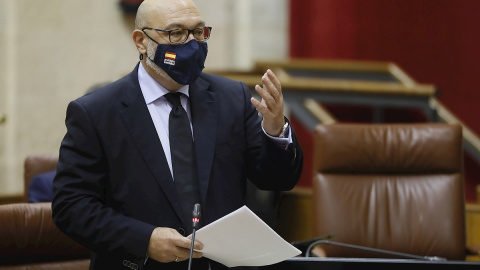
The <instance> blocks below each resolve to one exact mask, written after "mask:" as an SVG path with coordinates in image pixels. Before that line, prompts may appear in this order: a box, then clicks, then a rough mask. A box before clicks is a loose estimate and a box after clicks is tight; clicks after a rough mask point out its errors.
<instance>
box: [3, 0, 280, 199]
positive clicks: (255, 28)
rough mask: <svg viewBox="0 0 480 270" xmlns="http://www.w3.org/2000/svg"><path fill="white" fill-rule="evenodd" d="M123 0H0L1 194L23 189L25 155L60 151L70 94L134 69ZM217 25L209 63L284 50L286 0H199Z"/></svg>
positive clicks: (234, 63) (217, 65) (230, 63)
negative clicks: (121, 1) (2, 121)
mask: <svg viewBox="0 0 480 270" xmlns="http://www.w3.org/2000/svg"><path fill="white" fill-rule="evenodd" d="M118 2H119V1H118V0H102V1H98V0H42V1H40V0H0V25H1V27H0V114H2V113H4V114H5V115H6V121H5V122H4V123H0V196H1V195H12V194H19V193H22V192H23V182H22V181H23V178H22V177H23V176H22V173H23V171H22V166H23V160H24V159H25V157H26V156H27V155H28V154H31V153H57V152H58V147H59V145H60V142H61V139H62V137H63V135H64V134H65V131H66V130H65V126H64V118H65V109H66V106H67V104H68V102H69V101H71V100H72V99H75V98H76V97H78V96H80V95H82V94H84V93H85V91H87V89H88V88H90V87H91V86H92V85H94V84H97V83H103V82H107V81H113V80H116V79H118V78H119V77H121V76H123V75H125V74H127V73H128V72H130V71H131V70H132V69H133V67H134V66H135V64H136V63H137V60H138V54H137V52H136V49H135V46H134V45H133V43H132V41H131V32H132V29H133V16H126V15H125V14H123V12H122V11H121V9H120V7H119V5H118ZM196 3H197V5H198V7H199V9H200V12H201V13H202V15H203V18H204V20H205V21H206V22H207V23H208V24H209V25H211V26H212V27H213V29H214V30H213V33H212V38H211V40H210V41H209V55H208V58H207V63H206V67H207V69H211V70H215V69H249V68H250V67H251V66H252V65H253V63H254V62H255V60H256V59H283V58H285V57H286V55H287V39H286V33H287V31H286V27H287V19H288V18H287V15H286V3H287V1H286V0H282V1H279V0H264V1H254V0H242V1H232V0H197V1H196Z"/></svg>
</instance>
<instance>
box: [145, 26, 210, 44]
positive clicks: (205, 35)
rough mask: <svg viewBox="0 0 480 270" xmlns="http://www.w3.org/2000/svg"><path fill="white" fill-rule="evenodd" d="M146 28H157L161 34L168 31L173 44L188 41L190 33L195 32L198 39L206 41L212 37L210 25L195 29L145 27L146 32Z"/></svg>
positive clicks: (194, 34)
mask: <svg viewBox="0 0 480 270" xmlns="http://www.w3.org/2000/svg"><path fill="white" fill-rule="evenodd" d="M145 29H147V30H155V31H157V32H160V34H162V33H168V40H169V41H170V42H171V43H173V44H182V43H185V41H187V39H188V37H189V36H190V33H192V34H193V37H194V38H195V39H196V40H197V41H200V42H205V41H207V40H208V39H209V38H210V34H211V33H212V27H209V26H204V27H197V28H194V29H172V30H162V29H157V28H151V27H145V28H143V29H142V31H143V32H144V33H145V31H144V30H145ZM145 34H147V33H145ZM147 36H148V35H147Z"/></svg>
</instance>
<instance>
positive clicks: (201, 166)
mask: <svg viewBox="0 0 480 270" xmlns="http://www.w3.org/2000/svg"><path fill="white" fill-rule="evenodd" d="M209 87H210V84H209V83H208V82H207V81H205V80H203V79H202V78H201V77H200V78H198V79H197V80H196V81H195V82H194V83H193V84H191V85H190V90H189V91H190V108H191V112H192V125H193V137H194V140H195V157H196V160H197V174H198V182H199V188H200V196H201V199H202V202H205V201H206V196H207V190H208V182H209V179H210V172H211V168H212V162H213V156H214V153H215V140H216V130H217V109H216V105H215V93H214V92H212V91H209Z"/></svg>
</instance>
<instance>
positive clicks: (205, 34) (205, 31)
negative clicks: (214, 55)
mask: <svg viewBox="0 0 480 270" xmlns="http://www.w3.org/2000/svg"><path fill="white" fill-rule="evenodd" d="M211 32H212V28H210V27H204V28H203V40H207V39H209V38H210V34H211Z"/></svg>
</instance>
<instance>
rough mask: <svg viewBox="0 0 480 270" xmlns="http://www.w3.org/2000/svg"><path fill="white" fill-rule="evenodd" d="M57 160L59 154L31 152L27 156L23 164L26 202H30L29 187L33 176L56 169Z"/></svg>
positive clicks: (24, 199)
mask: <svg viewBox="0 0 480 270" xmlns="http://www.w3.org/2000/svg"><path fill="white" fill-rule="evenodd" d="M57 162H58V155H54V154H31V155H29V156H27V158H25V161H24V164H23V166H24V170H23V181H24V193H23V197H24V198H23V201H24V202H28V187H29V185H30V181H32V178H33V177H34V176H35V175H37V174H40V173H45V172H49V171H52V170H55V169H56V168H57Z"/></svg>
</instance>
